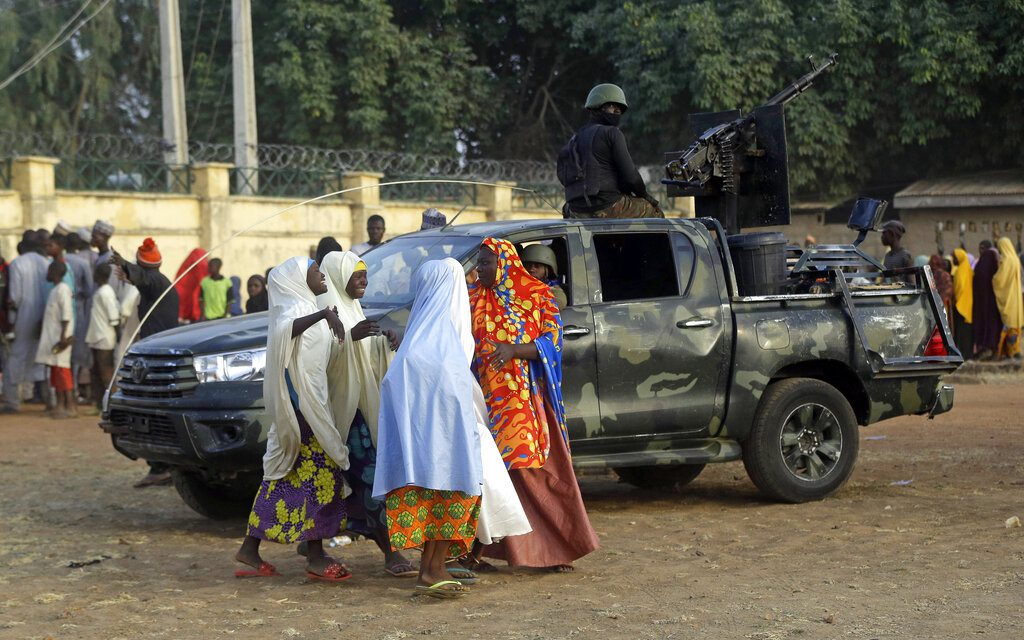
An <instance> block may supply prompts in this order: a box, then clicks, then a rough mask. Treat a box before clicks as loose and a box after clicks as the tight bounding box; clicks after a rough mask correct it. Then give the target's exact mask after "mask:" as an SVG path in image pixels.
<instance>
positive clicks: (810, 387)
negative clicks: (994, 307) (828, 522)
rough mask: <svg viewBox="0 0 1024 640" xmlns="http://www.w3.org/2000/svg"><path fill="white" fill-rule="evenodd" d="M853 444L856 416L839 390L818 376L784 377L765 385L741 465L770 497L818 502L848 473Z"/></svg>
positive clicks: (853, 458) (856, 437)
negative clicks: (766, 386)
mask: <svg viewBox="0 0 1024 640" xmlns="http://www.w3.org/2000/svg"><path fill="white" fill-rule="evenodd" d="M858 445H859V433H858V429H857V419H856V417H855V416H854V413H853V409H852V408H851V407H850V403H849V402H848V401H847V400H846V398H845V397H843V394H842V393H840V392H839V391H838V390H837V389H836V388H835V387H833V386H832V385H829V384H826V383H824V382H822V381H820V380H813V379H810V378H789V379H786V380H780V381H778V382H774V383H772V384H770V385H768V388H767V389H765V392H764V395H763V396H762V397H761V404H760V405H759V406H758V408H757V415H756V416H755V418H754V425H753V429H752V430H751V432H750V438H749V439H748V440H747V441H746V442H744V443H743V465H744V466H745V467H746V469H747V474H748V475H749V476H750V479H751V480H752V481H753V482H754V484H755V485H757V488H758V489H760V490H761V492H762V493H764V494H765V495H767V496H768V497H770V498H773V499H775V500H780V501H782V502H808V501H811V500H821V499H822V498H824V497H826V496H828V495H829V494H831V493H833V492H835V491H836V490H838V489H839V487H841V486H843V483H845V482H846V480H847V479H848V478H849V477H850V473H851V472H852V471H853V465H854V462H856V460H857V450H858Z"/></svg>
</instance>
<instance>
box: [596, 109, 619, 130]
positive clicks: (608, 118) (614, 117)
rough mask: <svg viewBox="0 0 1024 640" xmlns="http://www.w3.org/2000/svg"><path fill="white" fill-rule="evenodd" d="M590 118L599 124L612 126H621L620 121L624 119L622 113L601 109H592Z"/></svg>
mask: <svg viewBox="0 0 1024 640" xmlns="http://www.w3.org/2000/svg"><path fill="white" fill-rule="evenodd" d="M590 119H591V120H592V121H594V122H596V123H598V124H604V125H608V126H610V127H617V126H619V121H620V120H622V114H621V113H608V112H607V111H601V110H600V109H598V110H596V111H592V112H591V114H590Z"/></svg>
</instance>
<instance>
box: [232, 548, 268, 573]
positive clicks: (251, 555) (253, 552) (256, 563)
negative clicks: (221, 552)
mask: <svg viewBox="0 0 1024 640" xmlns="http://www.w3.org/2000/svg"><path fill="white" fill-rule="evenodd" d="M235 561H236V562H241V563H242V564H247V565H249V566H250V567H252V568H253V569H259V568H260V565H261V564H263V558H261V557H260V552H259V550H258V549H247V548H246V546H245V545H244V544H243V545H242V548H241V549H239V550H238V553H236V554H235Z"/></svg>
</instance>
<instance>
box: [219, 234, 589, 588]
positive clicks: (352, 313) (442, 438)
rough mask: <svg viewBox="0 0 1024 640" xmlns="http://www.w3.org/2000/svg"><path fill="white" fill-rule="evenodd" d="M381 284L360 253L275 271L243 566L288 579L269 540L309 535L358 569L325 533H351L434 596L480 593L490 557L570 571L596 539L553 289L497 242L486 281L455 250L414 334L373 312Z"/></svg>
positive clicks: (333, 562)
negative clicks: (260, 471)
mask: <svg viewBox="0 0 1024 640" xmlns="http://www.w3.org/2000/svg"><path fill="white" fill-rule="evenodd" d="M372 277H373V274H370V273H368V270H367V266H366V263H364V262H363V261H362V260H361V259H360V257H359V255H357V254H356V253H354V252H351V251H348V252H345V251H329V252H327V253H326V254H324V255H322V257H321V259H320V260H315V259H312V258H305V257H303V258H292V259H289V260H287V261H285V262H284V263H283V264H281V265H280V266H278V267H276V268H274V269H273V270H271V271H270V273H269V277H268V287H267V288H268V292H269V304H270V326H269V338H268V345H267V366H266V374H265V378H264V401H265V403H266V406H267V411H268V414H269V415H270V417H271V420H272V424H271V426H270V431H269V435H268V439H267V452H266V455H265V457H264V460H263V465H264V480H263V483H262V485H261V486H260V488H259V490H258V491H257V494H256V497H255V500H254V502H253V507H252V512H251V514H250V517H249V521H248V527H247V531H246V536H245V539H244V541H243V542H242V545H241V547H240V548H239V550H238V552H237V554H236V555H235V560H236V561H238V562H240V563H242V564H243V565H245V566H246V568H244V569H240V570H238V571H237V572H236V574H235V575H236V576H238V577H261V578H264V577H266V578H269V577H273V576H277V575H279V574H278V572H277V569H276V568H275V567H274V566H273V565H272V564H271V563H269V562H267V561H266V560H264V559H263V558H262V556H261V555H260V545H261V543H262V542H263V541H270V542H277V543H298V544H299V552H300V553H301V554H303V555H305V556H306V560H307V565H306V572H307V575H308V576H309V577H310V578H311V579H314V580H324V581H330V582H338V581H342V580H346V579H348V578H349V577H351V575H352V574H351V572H350V571H349V569H348V567H347V566H346V565H345V563H344V562H343V560H342V559H340V558H335V557H331V556H330V555H328V554H327V552H326V550H325V548H324V544H323V541H324V540H325V539H327V538H331V537H334V536H335V535H337V534H339V533H340V532H341V531H342V530H346V531H350V532H354V533H357V534H360V535H363V536H366V537H367V538H369V539H372V540H374V541H375V542H376V543H377V545H378V546H379V548H380V550H381V552H382V555H383V561H384V568H385V570H386V571H387V572H388V573H389V574H391V575H393V576H396V577H406V576H408V577H413V576H417V580H416V584H415V586H414V590H415V593H417V594H422V595H427V596H433V597H437V598H457V597H459V596H461V595H463V594H465V593H466V592H467V591H468V589H469V586H468V585H471V584H474V583H476V582H477V581H478V575H477V573H478V572H480V571H488V570H493V569H494V566H493V565H492V564H490V562H488V560H487V559H486V558H494V559H502V560H505V561H506V562H508V563H509V564H510V565H512V566H529V567H543V568H547V569H549V570H552V571H571V570H572V567H573V562H574V561H575V560H577V559H578V558H580V557H582V556H584V555H586V554H588V553H590V552H591V551H593V550H595V549H596V548H597V546H598V540H597V535H596V534H595V532H594V530H593V528H592V527H591V525H590V521H589V518H588V517H587V513H586V510H585V508H584V505H583V500H582V498H581V496H580V491H579V486H578V484H577V481H576V477H575V475H574V473H573V470H572V462H571V458H570V453H569V441H568V435H567V433H566V428H565V414H564V408H563V405H562V397H561V379H562V372H561V344H562V336H561V329H562V325H561V320H560V318H559V310H558V309H559V308H558V304H557V302H556V299H555V295H554V293H553V292H552V290H551V288H550V287H549V286H548V285H547V284H545V283H544V282H542V281H541V280H539V279H537V278H536V277H534V276H533V275H531V273H530V272H529V271H527V269H526V267H525V266H524V265H523V262H522V261H521V259H520V257H519V255H518V252H517V251H516V248H515V247H514V246H513V245H512V244H511V243H509V242H507V241H505V240H501V239H498V238H488V239H486V240H485V241H484V242H483V244H482V246H481V247H480V251H479V255H478V258H477V264H476V267H475V281H474V282H472V283H471V284H470V283H468V280H469V278H468V277H467V276H466V274H465V271H464V269H463V267H462V265H461V264H460V263H459V262H457V261H455V260H453V259H451V258H447V259H444V260H435V261H428V262H425V263H423V264H422V265H420V266H419V268H418V269H417V270H416V271H415V273H414V275H413V280H412V282H413V290H414V293H415V299H414V301H413V305H412V309H411V311H410V315H409V319H408V324H407V326H406V329H405V332H404V336H403V339H402V341H401V344H399V341H398V337H397V336H396V335H395V333H394V332H392V331H390V330H383V329H381V327H380V326H379V325H378V324H377V323H376V322H374V321H371V320H367V319H366V318H365V316H364V315H363V312H362V308H361V306H360V302H359V300H360V298H362V297H363V294H364V293H365V291H366V287H367V282H368V280H369V278H372ZM413 548H418V549H420V550H421V554H420V558H419V568H418V569H417V568H416V567H415V565H414V564H413V563H412V562H411V561H410V560H409V559H408V557H407V556H406V555H405V553H403V552H406V551H408V550H409V549H413Z"/></svg>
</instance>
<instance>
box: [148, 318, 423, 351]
mask: <svg viewBox="0 0 1024 640" xmlns="http://www.w3.org/2000/svg"><path fill="white" fill-rule="evenodd" d="M400 310H404V311H406V313H393V312H395V311H400ZM407 311H408V309H407V307H398V308H396V307H389V308H381V307H374V308H366V309H364V310H363V312H364V313H365V314H366V317H367V318H368V319H370V320H377V321H378V322H380V323H381V324H382V325H383V326H385V327H387V326H391V327H395V328H398V329H401V328H404V324H405V318H407V317H408V313H407ZM389 315H394V316H397V317H396V318H395V320H399V318H400V320H399V321H398V322H397V323H396V322H395V321H389V320H390V319H389V318H387V316H389ZM269 317H270V314H269V313H268V312H263V313H252V314H248V315H244V316H237V317H235V318H225V319H224V320H211V321H209V322H197V323H195V324H188V325H184V326H181V327H177V328H175V329H169V330H167V331H161V332H160V333H158V334H156V335H153V336H150V337H148V338H146V339H144V340H140V341H138V342H136V343H135V344H133V345H132V346H131V349H129V351H130V352H131V353H136V354H141V355H183V356H191V355H200V354H209V353H228V352H231V351H244V350H246V349H257V348H259V347H265V346H266V345H267V324H268V322H269ZM399 324H400V325H403V326H398V325H399Z"/></svg>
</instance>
